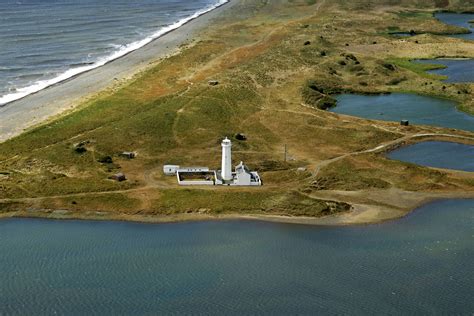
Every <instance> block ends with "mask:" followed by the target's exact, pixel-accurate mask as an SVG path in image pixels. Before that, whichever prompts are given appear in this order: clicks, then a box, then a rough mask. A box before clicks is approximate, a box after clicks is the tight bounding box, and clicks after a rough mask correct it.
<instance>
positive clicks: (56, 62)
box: [0, 0, 228, 106]
mask: <svg viewBox="0 0 474 316" xmlns="http://www.w3.org/2000/svg"><path fill="white" fill-rule="evenodd" d="M226 2H228V0H193V1H189V0H1V1H0V106H2V105H5V104H7V103H9V102H12V101H14V100H17V99H20V98H23V97H25V96H27V95H29V94H32V93H35V92H38V91H40V90H42V89H45V88H47V87H49V86H51V85H54V84H57V83H59V82H62V81H64V80H67V79H68V78H71V77H73V76H76V75H78V74H80V73H82V72H85V71H88V70H91V69H94V68H97V67H100V66H102V65H104V64H106V63H107V62H110V61H112V60H114V59H117V58H120V57H121V56H124V55H125V54H127V53H130V52H131V51H134V50H136V49H139V48H140V47H143V46H144V45H146V44H148V43H149V42H151V41H153V40H154V39H156V38H158V37H160V36H162V35H163V34H165V33H167V32H169V31H170V30H173V29H176V28H178V27H180V26H182V25H183V24H185V23H186V22H188V21H190V20H191V19H194V18H196V17H198V16H200V15H202V14H204V13H206V12H209V11H211V10H213V9H215V8H217V7H219V6H221V5H223V4H225V3H226Z"/></svg>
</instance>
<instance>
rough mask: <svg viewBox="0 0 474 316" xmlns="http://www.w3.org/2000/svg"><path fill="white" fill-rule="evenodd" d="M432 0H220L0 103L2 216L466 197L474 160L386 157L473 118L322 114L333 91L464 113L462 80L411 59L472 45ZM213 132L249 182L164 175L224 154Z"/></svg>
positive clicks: (161, 213)
mask: <svg viewBox="0 0 474 316" xmlns="http://www.w3.org/2000/svg"><path fill="white" fill-rule="evenodd" d="M438 2H439V1H434V0H430V1H426V3H425V4H424V6H423V7H419V6H417V5H415V4H413V1H404V0H402V1H397V5H393V1H389V0H381V1H376V3H374V2H369V1H344V0H336V1H329V0H320V1H310V0H295V1H288V2H287V1H257V0H250V1H243V0H232V1H230V2H229V3H228V4H225V5H223V6H221V7H219V8H218V9H215V10H214V11H212V12H209V13H206V14H204V15H202V16H201V17H198V18H196V19H194V20H192V21H190V22H188V23H187V24H186V25H184V26H182V27H181V28H178V29H176V30H174V31H171V32H169V33H167V34H165V35H164V36H163V37H161V38H158V39H156V40H155V41H154V42H152V43H150V44H148V45H146V46H145V47H143V48H141V49H139V50H137V51H135V52H133V53H130V54H128V55H126V56H124V57H122V58H120V59H117V60H115V61H112V62H110V63H108V64H106V65H104V66H102V67H100V68H97V69H94V70H91V71H90V72H88V73H85V74H81V75H79V76H77V77H76V78H73V79H71V80H69V81H67V82H63V83H59V84H58V85H55V86H52V87H49V88H48V89H45V90H43V91H40V92H38V93H36V94H33V95H30V96H27V97H25V98H24V99H21V100H18V101H15V102H12V103H10V104H6V105H4V106H2V107H1V108H0V116H1V120H2V122H1V123H2V125H1V126H0V133H1V135H0V139H1V140H2V141H3V142H2V143H0V217H44V218H55V219H94V220H127V221H144V222H168V221H181V220H209V219H230V218H249V219H261V220H269V221H285V222H293V223H303V224H327V225H348V224H363V223H373V222H380V221H385V220H389V219H394V218H399V217H402V216H404V215H406V214H407V213H409V212H410V211H411V210H413V209H414V208H416V207H418V206H420V205H422V204H424V203H426V202H428V201H431V200H434V199H441V198H473V197H474V173H472V172H467V171H460V170H454V169H455V168H453V169H443V168H433V167H425V166H421V165H416V164H413V163H407V162H402V161H397V160H392V159H389V158H388V157H387V152H389V151H391V150H394V149H396V148H399V147H401V146H406V145H410V144H414V143H419V142H423V141H448V142H455V143H461V144H466V145H474V131H473V130H472V129H471V130H469V128H463V127H462V126H461V125H459V126H458V125H456V122H454V123H453V122H451V123H453V124H454V125H449V126H446V125H444V124H442V123H443V121H444V118H443V117H441V118H440V119H439V121H440V124H439V125H438V124H437V123H436V122H434V123H433V122H430V123H429V124H424V123H423V121H420V123H418V122H413V120H412V116H415V114H416V113H413V115H408V114H407V116H406V117H402V118H400V120H389V119H385V120H384V119H383V118H384V116H385V115H384V112H383V111H380V113H379V116H380V119H366V118H362V117H356V116H354V115H345V114H340V113H335V112H333V111H331V109H334V108H337V107H338V103H339V102H340V101H338V96H340V95H354V96H357V95H363V96H375V95H395V94H404V95H407V94H408V95H419V96H424V97H427V98H432V99H433V100H438V99H439V98H442V99H447V100H450V102H452V103H453V105H452V109H451V110H453V111H462V115H465V116H467V118H465V119H466V120H469V117H472V114H474V96H473V93H474V84H473V83H447V82H444V81H443V80H444V79H446V78H445V77H443V76H439V75H436V74H432V73H429V72H427V71H428V70H431V69H435V68H439V65H430V64H419V63H415V62H413V60H416V59H436V58H474V43H473V42H472V41H469V40H465V39H459V38H452V37H448V36H443V35H444V34H446V35H447V34H453V33H466V30H465V29H463V28H460V27H456V26H452V25H447V24H444V23H442V22H440V21H439V20H437V19H436V18H435V17H434V13H435V12H437V10H439V7H437V4H438ZM443 9H444V10H452V11H459V10H468V9H470V10H474V7H471V8H466V7H465V4H463V3H461V1H450V2H449V4H448V7H443ZM394 32H409V33H412V36H409V37H398V36H393V35H392V34H393V33H394ZM428 102H429V101H428ZM413 104H414V105H413V106H415V105H416V102H415V103H413ZM370 105H374V104H368V105H367V106H370ZM440 106H442V105H440ZM415 112H416V111H415ZM426 114H427V116H429V113H426ZM463 126H466V125H463ZM467 126H468V127H469V124H467ZM225 137H228V138H229V141H231V142H232V155H233V157H234V158H233V159H234V160H235V161H245V163H246V164H247V165H248V168H249V169H250V170H252V172H255V174H258V177H259V178H258V181H260V180H261V184H263V185H256V186H227V185H212V186H210V185H202V186H199V185H198V186H194V185H193V186H182V185H179V183H178V182H177V181H176V177H170V176H168V175H166V173H165V172H164V169H163V167H164V166H165V165H167V166H208V167H209V168H210V170H214V169H216V170H217V169H219V168H221V162H222V161H221V148H220V146H221V142H222V140H223V139H224V138H225ZM244 167H245V166H243V165H242V166H241V168H244ZM245 168H247V167H245ZM226 170H228V169H226ZM242 170H246V169H242ZM229 172H230V171H229ZM249 174H251V173H249ZM229 177H231V175H230V176H229ZM224 180H226V179H224ZM227 180H230V178H229V179H227ZM224 182H225V181H224Z"/></svg>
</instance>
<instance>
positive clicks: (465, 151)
mask: <svg viewBox="0 0 474 316" xmlns="http://www.w3.org/2000/svg"><path fill="white" fill-rule="evenodd" d="M387 157H388V158H390V159H395V160H400V161H405V162H411V163H415V164H418V165H422V166H427V167H435V168H445V169H455V170H463V171H468V172H474V146H472V145H465V144H459V143H453V142H441V141H427V142H421V143H417V144H414V145H410V146H405V147H401V148H399V149H396V150H394V151H392V152H390V153H388V154H387Z"/></svg>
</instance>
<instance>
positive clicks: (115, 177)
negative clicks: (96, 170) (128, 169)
mask: <svg viewBox="0 0 474 316" xmlns="http://www.w3.org/2000/svg"><path fill="white" fill-rule="evenodd" d="M109 179H112V180H115V181H118V182H122V181H125V180H127V177H126V176H125V175H124V174H123V173H122V172H119V173H116V174H114V175H113V176H110V178H109Z"/></svg>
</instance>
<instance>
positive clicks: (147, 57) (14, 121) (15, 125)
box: [0, 0, 240, 142]
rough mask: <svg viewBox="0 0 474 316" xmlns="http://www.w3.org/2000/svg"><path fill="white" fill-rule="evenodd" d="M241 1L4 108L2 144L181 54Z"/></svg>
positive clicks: (0, 113)
mask: <svg viewBox="0 0 474 316" xmlns="http://www.w3.org/2000/svg"><path fill="white" fill-rule="evenodd" d="M239 2H240V0H231V1H230V2H229V3H227V4H224V5H223V6H221V7H219V8H217V9H215V10H213V11H211V12H208V13H206V14H203V15H201V16H200V17H198V18H196V19H194V20H192V21H190V22H188V23H187V24H185V25H183V26H182V27H180V28H178V29H176V30H173V31H171V32H170V33H167V34H165V35H163V36H162V37H160V38H157V39H156V40H154V41H153V42H151V43H150V44H148V45H146V46H144V47H142V48H140V49H138V50H136V51H133V52H131V53H130V54H128V55H126V56H123V57H121V58H119V59H116V60H114V61H112V62H110V63H108V64H106V65H104V66H102V67H99V68H96V69H94V70H91V71H89V72H86V73H82V74H80V75H78V76H77V77H74V78H71V79H69V80H67V81H64V82H62V83H59V84H57V85H55V86H51V87H49V88H47V89H44V90H42V91H40V92H38V93H36V94H32V95H29V96H27V97H25V98H23V99H20V100H17V101H14V102H12V103H9V104H6V105H4V106H2V107H0V142H3V141H5V140H7V139H9V138H12V137H15V136H18V135H19V134H21V133H22V132H23V131H25V130H26V129H28V128H31V127H33V126H36V125H38V124H40V123H42V122H45V121H47V120H48V119H50V118H52V117H56V116H58V115H60V114H62V113H64V112H65V111H67V110H72V109H74V108H75V107H77V106H78V105H79V104H81V102H84V101H85V100H86V98H87V97H91V96H93V95H96V94H97V93H99V92H101V91H104V90H105V89H107V88H109V87H112V86H114V85H117V84H119V83H120V82H123V80H126V79H129V78H131V77H132V76H134V75H136V74H138V73H140V72H141V71H143V70H145V69H147V68H148V67H149V66H150V65H151V64H153V63H154V62H156V61H158V60H159V59H160V58H164V57H166V56H169V55H171V54H173V53H175V52H177V51H178V50H179V46H180V45H182V44H183V43H185V42H187V41H190V40H192V39H193V38H195V37H196V36H197V35H198V33H199V32H200V31H202V30H203V29H205V28H206V27H207V26H209V25H211V24H212V23H213V20H214V19H215V18H217V17H218V16H219V15H221V14H222V13H223V12H224V11H227V10H229V9H230V8H232V7H234V6H235V5H236V4H237V3H239Z"/></svg>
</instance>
